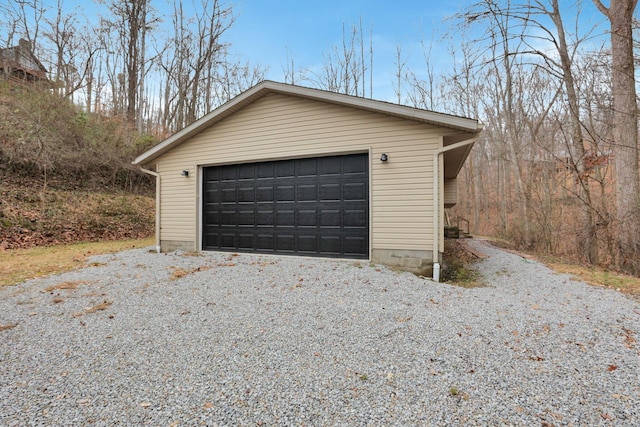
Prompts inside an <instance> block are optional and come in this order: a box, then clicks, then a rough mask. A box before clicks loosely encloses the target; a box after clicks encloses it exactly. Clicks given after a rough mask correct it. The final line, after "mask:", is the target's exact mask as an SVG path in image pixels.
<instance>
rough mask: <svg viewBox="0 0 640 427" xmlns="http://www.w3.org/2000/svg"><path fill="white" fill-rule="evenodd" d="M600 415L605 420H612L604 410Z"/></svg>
mask: <svg viewBox="0 0 640 427" xmlns="http://www.w3.org/2000/svg"><path fill="white" fill-rule="evenodd" d="M600 416H601V417H602V418H604V419H605V420H613V417H612V416H611V415H609V414H607V413H606V412H603V413H601V414H600Z"/></svg>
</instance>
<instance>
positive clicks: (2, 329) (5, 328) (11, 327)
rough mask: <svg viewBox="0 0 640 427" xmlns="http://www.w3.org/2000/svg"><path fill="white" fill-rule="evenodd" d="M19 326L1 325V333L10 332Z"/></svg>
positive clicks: (15, 324) (13, 324) (14, 324)
mask: <svg viewBox="0 0 640 427" xmlns="http://www.w3.org/2000/svg"><path fill="white" fill-rule="evenodd" d="M16 326H18V324H17V323H9V324H8V325H0V331H8V330H9V329H13V328H15V327H16Z"/></svg>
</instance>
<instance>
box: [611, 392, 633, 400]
mask: <svg viewBox="0 0 640 427" xmlns="http://www.w3.org/2000/svg"><path fill="white" fill-rule="evenodd" d="M611 396H613V397H614V398H616V399H629V397H631V396H625V395H624V394H618V393H613V394H612V395H611Z"/></svg>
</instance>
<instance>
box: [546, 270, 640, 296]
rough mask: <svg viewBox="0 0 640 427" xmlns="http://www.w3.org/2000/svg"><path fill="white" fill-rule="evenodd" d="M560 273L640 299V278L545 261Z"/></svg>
mask: <svg viewBox="0 0 640 427" xmlns="http://www.w3.org/2000/svg"><path fill="white" fill-rule="evenodd" d="M544 262H545V264H546V265H547V266H548V267H550V268H551V269H553V270H554V271H556V272H558V273H563V274H569V275H571V276H573V277H575V278H576V279H579V280H580V281H583V282H586V283H588V284H590V285H595V286H604V287H607V288H611V289H616V290H619V291H621V292H624V293H626V294H629V295H633V296H635V297H640V277H634V276H629V275H626V274H622V273H616V272H612V271H607V270H604V269H602V268H596V267H591V266H582V265H575V264H565V263H562V262H559V261H544Z"/></svg>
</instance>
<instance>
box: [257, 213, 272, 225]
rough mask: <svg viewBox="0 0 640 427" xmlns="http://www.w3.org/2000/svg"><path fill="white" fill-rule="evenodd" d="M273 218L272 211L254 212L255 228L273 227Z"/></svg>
mask: <svg viewBox="0 0 640 427" xmlns="http://www.w3.org/2000/svg"><path fill="white" fill-rule="evenodd" d="M274 218H275V215H274V211H273V210H259V211H257V212H256V227H273V225H274Z"/></svg>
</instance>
